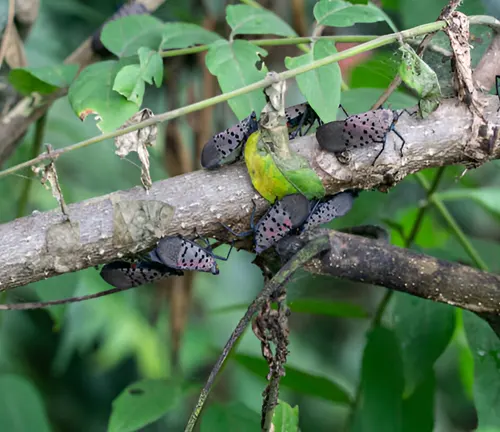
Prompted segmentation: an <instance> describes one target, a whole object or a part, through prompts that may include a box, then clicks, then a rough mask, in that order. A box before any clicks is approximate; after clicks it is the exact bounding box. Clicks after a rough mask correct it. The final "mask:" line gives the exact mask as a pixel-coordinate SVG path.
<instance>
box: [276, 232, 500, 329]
mask: <svg viewBox="0 0 500 432" xmlns="http://www.w3.org/2000/svg"><path fill="white" fill-rule="evenodd" d="M325 234H326V235H328V236H329V242H330V248H329V250H328V252H326V253H325V254H324V255H322V256H321V258H317V259H314V260H313V261H312V262H310V263H309V264H307V265H306V266H305V270H307V271H310V272H312V273H316V274H325V275H329V276H335V277H340V278H343V279H349V280H352V281H357V282H363V283H367V284H372V285H380V286H383V287H386V288H389V289H391V290H395V291H401V292H405V293H407V294H411V295H414V296H417V297H421V298H424V299H428V300H433V301H437V302H441V303H446V304H449V305H452V306H456V307H460V308H462V309H466V310H469V311H471V312H474V313H476V314H478V315H480V316H481V317H483V318H485V319H486V320H487V321H488V322H489V323H490V325H491V326H492V328H493V330H495V332H496V333H497V335H498V336H499V337H500V325H499V323H500V319H499V317H500V276H499V275H496V274H492V273H487V272H483V271H481V270H477V269H475V268H473V267H469V266H466V265H462V264H457V263H452V262H448V261H444V260H440V259H437V258H434V257H431V256H428V255H424V254H420V253H417V252H414V251H412V250H409V249H403V248H398V247H396V246H392V245H390V244H389V243H387V242H385V241H383V240H382V241H380V240H378V241H377V240H372V239H367V238H364V237H361V236H356V235H352V234H345V233H341V232H337V231H331V230H324V229H320V230H316V231H312V232H306V233H304V234H303V235H301V236H299V237H291V238H288V239H285V240H284V241H283V242H282V243H280V252H281V254H282V257H283V258H284V259H286V258H287V256H289V255H291V254H293V253H295V252H296V251H297V250H300V249H301V248H302V247H303V246H304V245H305V244H307V243H308V242H310V241H311V240H312V239H315V238H317V237H323V236H324V235H325Z"/></svg>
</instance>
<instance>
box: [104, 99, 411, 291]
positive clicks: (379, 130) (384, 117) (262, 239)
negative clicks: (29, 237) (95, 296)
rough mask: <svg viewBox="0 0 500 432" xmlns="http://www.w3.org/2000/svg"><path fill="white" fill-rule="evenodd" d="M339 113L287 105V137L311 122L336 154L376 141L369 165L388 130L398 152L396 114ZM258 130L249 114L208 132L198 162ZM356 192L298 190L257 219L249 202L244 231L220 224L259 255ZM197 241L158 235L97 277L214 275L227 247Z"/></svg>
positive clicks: (131, 282)
mask: <svg viewBox="0 0 500 432" xmlns="http://www.w3.org/2000/svg"><path fill="white" fill-rule="evenodd" d="M341 108H342V107H341ZM342 109H343V108H342ZM344 113H345V111H344ZM345 114H346V119H345V120H343V121H336V122H330V123H327V124H323V122H322V121H321V120H320V118H319V116H318V115H317V113H316V112H315V111H314V109H313V108H312V107H311V106H310V105H309V104H308V103H302V104H299V105H294V106H292V107H289V108H287V109H286V111H285V115H286V122H287V127H288V134H289V139H294V138H296V137H297V136H302V135H304V134H307V133H308V132H309V130H310V129H311V128H312V127H313V126H314V124H315V123H317V124H318V126H319V127H318V129H317V131H316V137H317V139H318V142H319V145H320V146H321V147H322V148H324V149H325V150H328V151H331V152H333V153H335V154H336V155H339V154H341V153H343V152H344V151H345V150H349V149H356V148H359V147H365V146H372V145H376V144H381V145H382V148H381V150H380V151H379V152H378V154H377V155H376V157H375V159H374V161H373V164H374V163H375V162H376V160H377V159H378V158H379V156H380V155H381V154H382V152H383V151H384V148H385V142H386V140H387V136H388V134H389V133H390V132H394V133H395V134H396V135H397V136H398V137H399V138H400V139H401V142H402V145H401V148H400V153H401V155H402V151H403V146H404V144H405V140H404V139H403V137H402V136H401V135H400V134H399V132H398V131H397V130H396V128H395V126H396V123H397V121H398V119H399V116H400V113H398V112H396V111H393V110H390V109H378V110H373V111H368V112H366V113H362V114H356V115H351V116H349V115H348V114H347V113H345ZM258 128H259V125H258V121H257V116H256V114H255V112H252V113H251V114H250V115H249V116H248V117H246V118H244V119H243V120H241V121H240V122H238V123H237V124H235V125H234V126H231V127H230V128H228V129H226V130H224V131H222V132H220V133H218V134H216V135H214V136H213V137H212V138H211V139H210V140H209V141H208V142H207V143H206V144H205V146H204V148H203V152H202V155H201V164H202V166H203V167H204V168H205V169H209V170H213V169H216V168H219V167H221V166H223V165H228V164H231V163H233V162H236V161H237V160H238V159H240V157H241V156H242V153H243V149H244V146H245V143H246V141H247V140H248V138H249V137H250V135H251V134H253V133H254V132H256V131H257V130H258ZM356 196H357V192H356V191H344V192H341V193H337V194H335V195H331V196H328V197H325V198H323V199H321V200H312V201H310V200H308V199H307V198H306V197H305V196H303V195H301V194H292V195H288V196H285V197H283V198H282V199H280V200H276V201H275V202H274V204H273V205H272V206H271V207H270V208H269V209H268V210H267V212H266V213H265V214H264V215H263V216H262V217H261V218H260V219H259V220H258V221H255V211H256V207H255V203H254V210H253V212H252V215H251V217H250V230H249V231H247V232H243V233H236V232H234V231H233V230H232V229H231V228H230V227H228V226H226V225H224V224H222V225H223V226H224V227H225V228H226V229H227V230H228V231H229V232H230V233H231V234H233V235H234V236H236V237H246V236H250V235H253V247H254V252H255V253H256V254H261V253H263V252H264V251H266V250H268V249H269V248H271V247H273V246H275V245H276V244H277V243H278V242H279V241H280V240H281V239H283V238H284V237H286V236H288V235H290V234H296V233H300V232H303V231H305V230H309V229H312V228H314V227H316V226H318V225H321V224H323V223H327V222H330V221H331V220H333V219H335V218H337V217H340V216H343V215H345V214H346V213H347V212H348V211H349V210H350V209H351V207H352V205H353V201H354V199H355V198H356ZM201 240H203V244H201V243H200V242H198V241H196V239H194V240H191V239H188V238H185V237H181V236H169V237H164V238H162V239H161V240H160V241H159V242H158V244H157V246H156V248H155V249H154V250H152V251H151V252H149V254H148V255H147V256H146V257H145V258H143V259H141V260H139V261H137V262H133V263H131V262H127V261H114V262H112V263H110V264H106V265H105V266H104V267H103V268H102V270H101V276H102V278H103V279H104V280H105V281H106V282H107V283H109V284H110V285H113V286H115V287H117V288H129V287H133V286H138V285H143V284H145V283H150V282H154V281H157V280H160V279H162V278H164V277H168V276H175V275H182V274H183V271H185V270H187V271H202V272H210V273H212V274H214V275H217V274H219V267H218V265H217V260H218V259H219V260H223V261H226V260H227V259H228V258H229V255H230V253H231V250H232V246H231V249H230V250H229V252H228V254H227V256H226V257H222V256H218V255H216V254H215V253H214V252H213V250H212V247H211V245H210V243H209V242H208V240H206V239H201Z"/></svg>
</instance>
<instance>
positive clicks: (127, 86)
mask: <svg viewBox="0 0 500 432" xmlns="http://www.w3.org/2000/svg"><path fill="white" fill-rule="evenodd" d="M113 90H114V91H116V92H118V93H120V94H121V95H122V96H125V97H126V98H127V100H129V101H130V102H133V103H134V104H135V105H137V106H141V104H142V98H143V97H144V91H145V90H146V84H144V80H143V79H142V77H141V67H140V66H139V65H129V66H125V67H124V68H122V69H121V70H120V72H118V74H117V75H116V78H115V82H114V83H113Z"/></svg>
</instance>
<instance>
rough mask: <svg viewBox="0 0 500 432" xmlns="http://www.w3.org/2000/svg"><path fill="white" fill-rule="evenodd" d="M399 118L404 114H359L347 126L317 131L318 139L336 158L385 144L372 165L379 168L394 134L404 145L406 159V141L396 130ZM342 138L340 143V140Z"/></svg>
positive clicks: (382, 111) (383, 111)
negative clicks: (353, 150) (388, 140)
mask: <svg viewBox="0 0 500 432" xmlns="http://www.w3.org/2000/svg"><path fill="white" fill-rule="evenodd" d="M399 116H400V113H398V112H396V111H392V110H390V109H378V110H372V111H367V112H365V113H361V114H355V115H352V116H349V117H347V118H346V119H345V120H344V121H343V122H332V123H327V124H325V125H323V126H320V127H319V128H318V130H317V131H316V138H317V140H318V143H319V145H320V147H322V148H324V149H325V150H328V151H331V152H333V153H336V154H338V153H342V152H343V151H344V150H348V149H356V148H358V147H365V146H371V145H373V144H382V148H381V150H380V151H379V152H378V153H377V155H376V156H375V159H374V160H373V162H372V165H375V162H376V161H377V159H378V158H379V156H380V155H381V154H382V152H383V151H384V149H385V142H386V140H387V135H388V134H389V132H391V131H392V132H394V133H395V134H396V135H397V136H398V137H399V138H400V139H401V141H402V144H401V147H400V149H399V152H400V154H401V157H403V147H404V145H405V140H404V138H403V137H402V136H401V135H400V134H399V132H398V131H397V130H396V129H395V125H396V123H397V121H398V119H399ZM340 129H342V131H341V133H339V132H340ZM338 136H340V139H339V138H337V137H338Z"/></svg>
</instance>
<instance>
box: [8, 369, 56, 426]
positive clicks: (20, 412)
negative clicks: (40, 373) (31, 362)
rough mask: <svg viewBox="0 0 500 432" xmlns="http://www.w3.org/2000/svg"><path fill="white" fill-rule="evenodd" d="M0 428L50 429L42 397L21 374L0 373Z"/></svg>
mask: <svg viewBox="0 0 500 432" xmlns="http://www.w3.org/2000/svg"><path fill="white" fill-rule="evenodd" d="M0 430H2V431H12V432H14V431H15V432H32V431H37V432H48V431H51V430H52V428H51V427H50V423H49V420H48V418H47V414H46V412H45V407H44V405H43V400H42V397H41V396H40V394H39V392H38V390H37V389H36V387H35V386H34V385H33V384H31V382H29V381H28V380H26V379H25V378H23V377H22V376H19V375H7V374H5V375H0Z"/></svg>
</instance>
